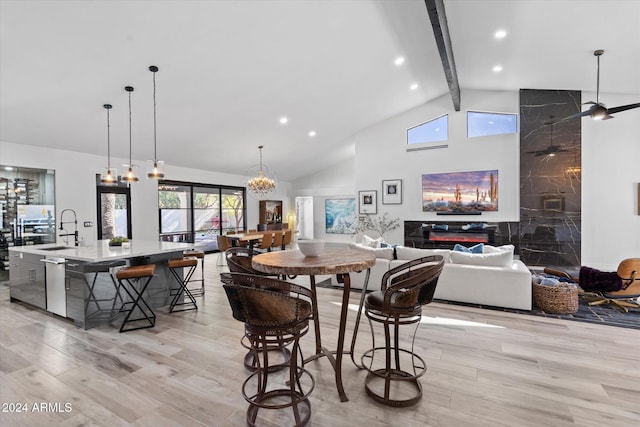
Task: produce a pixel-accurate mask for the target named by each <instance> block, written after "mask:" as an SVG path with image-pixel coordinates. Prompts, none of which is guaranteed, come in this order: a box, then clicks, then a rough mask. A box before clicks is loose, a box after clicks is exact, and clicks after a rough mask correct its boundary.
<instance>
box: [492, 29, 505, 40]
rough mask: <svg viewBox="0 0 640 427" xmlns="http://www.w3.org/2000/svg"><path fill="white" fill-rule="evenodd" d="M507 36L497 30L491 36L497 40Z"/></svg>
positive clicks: (503, 31) (502, 31)
mask: <svg viewBox="0 0 640 427" xmlns="http://www.w3.org/2000/svg"><path fill="white" fill-rule="evenodd" d="M506 36H507V32H506V31H505V30H498V31H496V32H495V34H494V35H493V37H495V38H497V39H503V38H505V37H506Z"/></svg>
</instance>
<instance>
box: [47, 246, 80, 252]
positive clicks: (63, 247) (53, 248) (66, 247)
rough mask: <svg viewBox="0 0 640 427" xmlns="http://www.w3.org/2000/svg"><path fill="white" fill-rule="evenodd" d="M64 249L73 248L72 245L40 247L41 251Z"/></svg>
mask: <svg viewBox="0 0 640 427" xmlns="http://www.w3.org/2000/svg"><path fill="white" fill-rule="evenodd" d="M64 249H73V246H53V247H51V248H42V249H40V250H41V251H62V250H64Z"/></svg>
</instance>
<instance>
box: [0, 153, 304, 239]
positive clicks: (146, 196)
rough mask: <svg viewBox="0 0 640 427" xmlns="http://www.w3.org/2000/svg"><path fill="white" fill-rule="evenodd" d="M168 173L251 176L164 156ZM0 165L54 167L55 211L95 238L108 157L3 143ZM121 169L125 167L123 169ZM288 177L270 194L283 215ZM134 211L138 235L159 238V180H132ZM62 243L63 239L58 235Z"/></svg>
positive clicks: (231, 181)
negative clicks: (99, 181)
mask: <svg viewBox="0 0 640 427" xmlns="http://www.w3.org/2000/svg"><path fill="white" fill-rule="evenodd" d="M124 163H127V159H111V164H112V165H121V164H124ZM134 163H138V164H141V165H142V166H141V167H139V168H138V169H139V170H138V174H139V175H140V176H141V177H143V176H144V175H145V173H146V171H145V169H144V165H145V162H144V161H138V162H136V160H134ZM166 163H167V166H166V170H165V174H166V178H167V179H171V180H175V181H189V182H196V183H203V184H220V185H232V186H239V187H242V186H244V185H246V182H247V177H244V176H240V175H230V174H223V173H217V172H211V171H203V170H196V169H187V168H181V167H175V166H171V162H170V161H166ZM0 164H4V165H11V166H18V167H30V168H42V169H53V170H55V172H56V211H57V213H56V214H57V215H58V216H59V213H60V212H61V211H62V209H67V208H68V209H73V210H75V211H76V213H77V214H78V231H79V234H80V237H81V238H84V240H85V241H87V242H91V241H94V240H96V236H97V228H96V221H97V203H96V184H95V174H96V173H100V172H101V169H102V168H104V167H106V164H107V161H106V157H104V156H97V155H91V154H84V153H77V152H72V151H64V150H55V149H50V148H44V147H35V146H29V145H21V144H14V143H9V142H0ZM119 172H123V171H120V169H119ZM290 188H291V185H290V184H289V183H288V182H280V183H279V184H278V189H277V191H276V192H275V193H274V194H272V195H270V196H269V198H270V199H274V200H282V201H283V211H284V213H285V214H288V213H292V211H293V207H292V203H291V199H290V198H289V196H288V194H289V193H290V192H291V190H290ZM131 211H132V212H131V213H132V218H131V220H132V224H131V227H132V232H133V238H134V239H140V240H157V239H158V234H159V224H158V187H157V181H155V180H150V179H146V178H141V179H140V182H138V183H136V184H132V185H131ZM84 221H91V222H93V223H94V226H93V227H91V228H85V227H83V226H82V224H83V222H84ZM257 223H258V201H257V200H255V199H253V198H251V197H250V196H247V226H248V227H251V228H255V226H256V224H257ZM58 242H61V239H58Z"/></svg>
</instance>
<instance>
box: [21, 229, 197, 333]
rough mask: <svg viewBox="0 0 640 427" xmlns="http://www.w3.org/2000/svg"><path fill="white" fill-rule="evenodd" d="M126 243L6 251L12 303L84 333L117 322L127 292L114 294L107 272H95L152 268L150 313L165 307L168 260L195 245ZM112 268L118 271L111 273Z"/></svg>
mask: <svg viewBox="0 0 640 427" xmlns="http://www.w3.org/2000/svg"><path fill="white" fill-rule="evenodd" d="M127 243H128V244H125V245H123V246H109V241H108V240H98V241H97V242H94V243H92V244H90V245H87V246H68V247H67V246H58V245H55V244H46V245H30V246H16V247H12V248H9V262H10V269H9V286H10V296H11V300H12V301H21V302H23V303H26V304H29V305H31V306H34V307H37V308H39V309H42V310H46V311H48V312H50V313H53V314H56V315H58V316H62V317H65V318H68V319H71V320H73V322H74V323H75V324H76V325H77V326H80V327H82V328H84V329H88V328H92V327H95V326H98V325H101V324H104V323H109V322H110V321H115V323H116V324H118V323H117V321H116V319H115V317H116V315H117V313H118V309H119V307H120V305H122V297H124V294H125V293H124V292H120V293H118V292H117V286H115V285H114V282H113V281H112V276H111V274H109V273H108V272H101V273H97V274H96V270H101V267H102V266H105V265H107V266H109V265H121V266H131V265H140V264H155V265H156V269H155V274H154V277H153V279H152V280H151V283H150V284H149V286H148V288H147V290H146V292H145V296H144V298H145V301H146V302H147V303H148V304H149V306H151V308H154V309H155V308H159V307H164V306H166V305H168V304H169V301H170V298H171V297H170V289H171V288H177V287H178V286H177V283H176V282H175V279H174V278H173V276H172V275H171V273H170V271H169V268H168V267H167V262H168V260H170V259H174V258H182V256H183V251H185V250H188V249H193V244H191V243H173V242H161V241H148V240H131V241H130V242H127ZM96 267H97V268H96ZM114 268H118V267H112V268H111V271H113V269H114ZM107 270H108V268H107ZM118 295H120V298H118V297H117V296H118ZM114 326H115V325H114Z"/></svg>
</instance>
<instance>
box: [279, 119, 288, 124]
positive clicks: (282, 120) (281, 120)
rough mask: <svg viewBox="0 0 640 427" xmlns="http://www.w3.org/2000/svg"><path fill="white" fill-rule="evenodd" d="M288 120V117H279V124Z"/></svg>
mask: <svg viewBox="0 0 640 427" xmlns="http://www.w3.org/2000/svg"><path fill="white" fill-rule="evenodd" d="M288 121H289V119H288V118H286V117H280V124H283V125H284V124H287V122H288Z"/></svg>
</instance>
